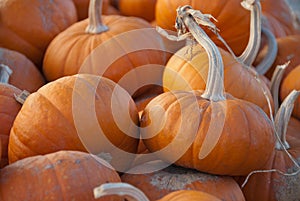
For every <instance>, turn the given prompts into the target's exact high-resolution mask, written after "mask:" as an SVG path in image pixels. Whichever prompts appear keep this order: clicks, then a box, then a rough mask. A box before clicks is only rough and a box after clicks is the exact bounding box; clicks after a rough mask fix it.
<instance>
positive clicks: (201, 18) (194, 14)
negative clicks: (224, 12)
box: [177, 6, 225, 101]
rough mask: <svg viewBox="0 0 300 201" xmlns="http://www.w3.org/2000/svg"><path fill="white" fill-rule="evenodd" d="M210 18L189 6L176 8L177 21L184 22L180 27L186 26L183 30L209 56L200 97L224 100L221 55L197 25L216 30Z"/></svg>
mask: <svg viewBox="0 0 300 201" xmlns="http://www.w3.org/2000/svg"><path fill="white" fill-rule="evenodd" d="M211 18H213V17H212V16H211V15H209V14H202V13H201V12H200V11H196V10H193V9H192V8H191V7H189V6H183V7H180V8H179V9H177V21H180V22H182V23H184V24H181V27H186V28H187V29H185V30H189V32H190V33H191V35H192V36H193V37H194V38H195V40H196V41H197V42H198V43H199V44H200V45H201V46H202V47H203V48H204V49H205V51H206V52H207V54H208V57H209V70H208V77H207V83H206V88H205V91H204V93H203V94H202V97H203V98H206V99H209V100H211V101H221V100H225V96H224V65H223V61H222V56H221V53H220V51H219V49H218V47H217V46H216V45H215V44H214V42H213V41H212V40H211V39H210V38H209V37H208V35H207V34H206V33H205V31H204V30H203V29H202V28H201V27H199V25H198V24H201V25H204V26H207V27H208V28H209V29H211V30H213V31H217V28H216V27H215V25H214V24H213V23H212V22H211V21H210V19H211ZM213 19H214V18H213Z"/></svg>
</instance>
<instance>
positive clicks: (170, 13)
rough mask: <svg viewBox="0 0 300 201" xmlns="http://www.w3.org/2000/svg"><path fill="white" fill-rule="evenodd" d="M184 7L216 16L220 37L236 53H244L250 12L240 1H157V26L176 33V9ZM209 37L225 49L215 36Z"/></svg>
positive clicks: (211, 34) (210, 34)
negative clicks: (187, 6) (188, 6)
mask: <svg viewBox="0 0 300 201" xmlns="http://www.w3.org/2000/svg"><path fill="white" fill-rule="evenodd" d="M184 5H191V6H192V7H193V8H194V9H195V10H200V11H201V12H202V13H208V14H211V15H212V16H214V18H216V19H217V21H218V28H219V29H220V30H221V33H220V35H221V36H222V37H223V38H224V39H225V41H226V42H227V43H228V45H229V46H230V47H231V49H232V50H233V51H234V53H235V54H236V55H240V54H241V53H242V52H243V50H244V49H245V47H246V45H247V42H248V38H249V28H250V12H249V11H248V10H245V9H244V8H243V7H242V6H241V1H240V0H231V1H227V0H211V1H205V0H202V1H201V0H173V1H169V0H157V3H156V11H155V18H156V24H157V25H158V26H160V27H162V28H164V29H167V30H173V31H176V29H175V27H174V23H175V19H176V9H177V8H178V7H179V6H184ZM228 27H230V28H229V29H228ZM208 35H209V36H210V37H211V38H212V40H213V41H214V42H215V43H216V44H217V46H219V47H223V48H225V46H224V45H223V43H222V42H221V41H220V40H219V39H218V38H217V37H216V35H215V34H213V33H208Z"/></svg>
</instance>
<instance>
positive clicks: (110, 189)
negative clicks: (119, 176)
mask: <svg viewBox="0 0 300 201" xmlns="http://www.w3.org/2000/svg"><path fill="white" fill-rule="evenodd" d="M110 195H119V196H122V197H124V198H126V200H128V201H149V199H148V198H147V197H146V195H145V194H144V193H143V192H142V191H141V190H140V189H138V188H136V187H134V186H132V185H130V184H127V183H106V184H102V185H101V186H99V187H96V188H94V197H95V199H98V198H100V197H104V196H110Z"/></svg>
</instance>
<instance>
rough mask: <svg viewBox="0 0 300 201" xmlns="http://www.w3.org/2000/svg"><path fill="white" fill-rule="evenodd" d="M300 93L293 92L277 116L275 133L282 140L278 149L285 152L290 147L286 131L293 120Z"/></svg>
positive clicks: (278, 143)
mask: <svg viewBox="0 0 300 201" xmlns="http://www.w3.org/2000/svg"><path fill="white" fill-rule="evenodd" d="M299 94H300V91H296V90H293V91H292V92H291V93H290V94H289V95H288V96H287V97H286V98H285V99H284V101H283V103H282V104H281V106H280V108H279V110H278V112H277V113H276V116H275V131H276V133H277V135H278V136H279V138H280V140H277V142H276V149H278V150H284V149H289V148H290V146H289V144H288V142H287V141H286V131H287V127H288V123H289V120H290V118H291V115H292V112H293V109H294V102H295V100H296V99H297V98H298V96H299ZM282 146H284V147H282Z"/></svg>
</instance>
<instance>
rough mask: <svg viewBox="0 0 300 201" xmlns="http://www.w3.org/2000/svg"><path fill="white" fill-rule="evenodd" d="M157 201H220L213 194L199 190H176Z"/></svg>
mask: <svg viewBox="0 0 300 201" xmlns="http://www.w3.org/2000/svg"><path fill="white" fill-rule="evenodd" d="M158 201H221V200H220V199H218V198H217V197H215V196H212V195H210V194H208V193H204V192H201V191H189V190H185V191H176V192H173V193H170V194H168V195H166V196H165V197H163V198H162V199H160V200H158Z"/></svg>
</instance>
